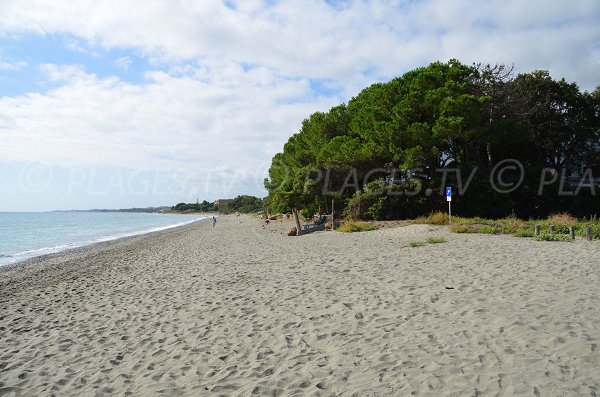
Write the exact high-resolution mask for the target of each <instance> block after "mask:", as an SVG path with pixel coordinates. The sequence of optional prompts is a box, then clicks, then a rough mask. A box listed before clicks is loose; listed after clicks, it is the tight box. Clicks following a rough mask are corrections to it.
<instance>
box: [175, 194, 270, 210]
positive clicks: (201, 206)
mask: <svg viewBox="0 0 600 397" xmlns="http://www.w3.org/2000/svg"><path fill="white" fill-rule="evenodd" d="M263 207H264V204H263V200H262V199H260V198H258V197H254V196H247V195H241V196H237V197H236V198H234V199H233V200H231V201H229V202H227V204H225V205H221V206H220V208H219V207H217V206H216V205H215V204H214V203H209V202H208V201H206V200H204V201H202V202H201V203H200V202H196V203H195V204H186V203H179V204H177V205H175V206H173V207H171V210H170V211H169V212H176V213H190V212H215V211H219V212H221V213H223V214H232V213H235V212H240V213H243V214H249V213H252V212H258V211H260V210H262V209H263Z"/></svg>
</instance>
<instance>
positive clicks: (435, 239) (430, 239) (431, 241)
mask: <svg viewBox="0 0 600 397" xmlns="http://www.w3.org/2000/svg"><path fill="white" fill-rule="evenodd" d="M425 241H427V242H428V243H429V244H440V243H445V242H446V239H445V238H444V237H427V239H426V240H425Z"/></svg>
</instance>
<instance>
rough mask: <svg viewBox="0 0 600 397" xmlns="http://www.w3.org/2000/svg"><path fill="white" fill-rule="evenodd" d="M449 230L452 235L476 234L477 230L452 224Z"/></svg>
mask: <svg viewBox="0 0 600 397" xmlns="http://www.w3.org/2000/svg"><path fill="white" fill-rule="evenodd" d="M450 230H452V231H453V232H454V233H477V230H476V229H475V228H472V227H471V226H469V225H455V224H452V225H451V226H450Z"/></svg>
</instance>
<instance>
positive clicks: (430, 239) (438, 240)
mask: <svg viewBox="0 0 600 397" xmlns="http://www.w3.org/2000/svg"><path fill="white" fill-rule="evenodd" d="M446 241H447V240H446V239H445V238H444V237H435V236H432V237H427V238H426V239H425V241H411V242H409V243H408V245H409V246H411V247H413V248H415V247H422V246H424V245H425V244H441V243H445V242H446Z"/></svg>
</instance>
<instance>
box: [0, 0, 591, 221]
mask: <svg viewBox="0 0 600 397" xmlns="http://www.w3.org/2000/svg"><path fill="white" fill-rule="evenodd" d="M599 21H600V1H598V0H577V1H573V2H565V1H562V0H528V1H522V0H504V1H500V0H489V1H485V2H482V1H478V0H448V1H442V0H423V1H418V0H396V1H394V0H390V1H367V0H361V1H358V0H357V1H341V0H340V1H334V0H329V1H325V0H298V1H296V0H289V1H276V0H196V1H192V0H148V1H143V2H140V1H128V0H89V1H87V0H72V1H58V0H55V1H53V0H2V1H0V211H44V210H57V209H90V208H129V207H146V206H160V205H175V204H176V203H179V202H195V201H196V199H199V200H200V201H202V200H208V201H213V200H215V199H218V198H231V197H235V196H236V195H239V194H252V195H256V196H260V197H262V196H265V195H266V191H265V190H264V187H263V180H264V178H265V177H267V171H268V168H269V165H270V162H271V159H272V157H273V155H275V154H276V153H277V152H279V151H281V150H282V148H283V144H284V143H285V142H286V141H287V139H288V138H289V137H290V136H291V135H292V134H294V133H296V132H298V130H299V129H300V126H301V123H302V120H303V119H305V118H307V117H308V116H309V115H310V114H311V113H313V112H316V111H327V110H328V109H329V108H331V107H332V106H335V105H337V104H340V103H347V102H348V100H350V99H351V98H352V97H354V96H356V95H357V94H358V93H359V92H360V90H361V89H363V88H365V87H367V86H369V85H371V84H373V83H376V82H384V81H389V80H391V79H392V78H394V77H397V76H401V75H402V74H404V73H406V72H408V71H410V70H412V69H414V68H416V67H421V66H426V65H428V64H429V63H431V62H434V61H438V60H439V61H443V62H445V61H448V60H449V59H452V58H455V59H458V60H460V61H461V62H463V63H465V64H471V63H473V62H483V63H491V64H495V63H497V62H501V63H507V64H514V66H515V70H516V71H517V72H523V73H526V72H530V71H533V70H538V69H541V70H548V71H549V72H550V74H551V75H552V76H553V77H554V78H555V79H560V78H563V77H564V78H565V79H566V80H567V81H569V82H575V83H577V84H578V85H579V87H580V88H581V89H582V90H589V91H591V90H593V89H594V88H595V87H596V86H597V85H599V84H600V78H599V76H600V27H599V24H598V22H599Z"/></svg>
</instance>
